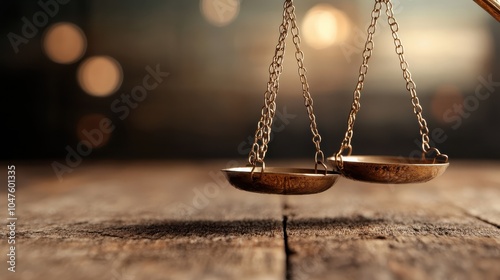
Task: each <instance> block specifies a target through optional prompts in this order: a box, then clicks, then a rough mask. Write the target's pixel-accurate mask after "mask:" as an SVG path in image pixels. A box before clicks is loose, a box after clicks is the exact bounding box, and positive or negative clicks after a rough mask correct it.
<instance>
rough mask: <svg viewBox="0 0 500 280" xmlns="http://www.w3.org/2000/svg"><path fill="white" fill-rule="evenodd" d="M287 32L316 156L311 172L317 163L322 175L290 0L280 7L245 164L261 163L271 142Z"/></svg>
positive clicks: (318, 143) (319, 146) (318, 148)
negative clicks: (275, 40) (266, 79)
mask: <svg viewBox="0 0 500 280" xmlns="http://www.w3.org/2000/svg"><path fill="white" fill-rule="evenodd" d="M289 30H290V31H291V34H292V41H293V44H294V46H295V59H296V61H297V66H298V74H299V78H300V82H301V84H302V95H303V97H304V105H305V107H306V110H307V113H308V116H309V120H310V129H311V132H312V134H313V138H312V141H313V143H314V146H315V148H316V153H315V155H314V160H315V169H316V170H317V166H318V164H321V165H322V166H323V167H325V172H326V165H325V164H324V161H325V155H324V153H323V151H322V150H321V145H320V144H321V136H320V134H319V132H318V127H317V124H316V116H315V115H314V109H313V104H314V102H313V99H312V97H311V93H310V91H309V84H308V82H307V77H306V72H307V70H306V68H305V67H304V52H302V50H301V48H300V43H301V39H300V35H299V34H300V32H299V27H298V25H297V17H296V15H295V7H294V5H293V0H285V3H284V4H283V21H282V23H281V25H280V28H279V31H280V35H279V39H278V44H277V45H276V50H275V54H274V57H273V62H272V63H271V65H270V67H269V82H268V84H267V90H266V92H265V93H264V106H263V107H262V111H261V118H260V120H259V122H258V124H257V131H256V132H255V139H254V143H253V145H252V149H251V151H250V154H249V155H248V162H249V163H250V164H251V165H253V166H255V165H256V164H257V163H262V164H264V158H265V156H266V152H267V149H268V146H267V145H268V143H269V141H270V139H271V127H272V123H273V118H274V115H275V112H276V96H277V94H278V90H279V77H280V75H281V73H282V71H283V58H284V55H285V47H286V43H285V39H286V37H287V36H288V31H289Z"/></svg>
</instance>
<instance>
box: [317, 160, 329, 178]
mask: <svg viewBox="0 0 500 280" xmlns="http://www.w3.org/2000/svg"><path fill="white" fill-rule="evenodd" d="M318 163H320V164H321V165H323V168H324V169H325V175H328V166H326V164H325V163H324V162H323V161H317V162H316V164H314V173H315V174H317V173H318Z"/></svg>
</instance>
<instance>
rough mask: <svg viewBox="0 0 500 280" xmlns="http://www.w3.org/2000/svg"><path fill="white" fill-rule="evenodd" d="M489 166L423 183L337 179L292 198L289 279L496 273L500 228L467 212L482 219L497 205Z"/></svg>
mask: <svg viewBox="0 0 500 280" xmlns="http://www.w3.org/2000/svg"><path fill="white" fill-rule="evenodd" d="M485 167H487V168H485ZM493 170H499V169H498V165H495V166H493V165H491V164H488V165H486V166H477V165H472V164H467V165H462V164H457V165H456V166H454V165H452V166H451V167H450V170H449V171H448V172H447V173H445V175H443V176H442V177H440V178H438V179H436V180H434V181H431V182H429V183H426V184H414V185H380V184H368V183H361V182H354V181H348V180H342V181H339V182H338V185H337V186H336V187H334V188H332V189H331V190H329V191H327V192H326V193H324V195H323V196H314V197H313V196H310V197H305V198H295V197H293V198H289V199H288V200H287V206H288V210H287V211H288V212H287V213H288V217H289V220H288V223H287V236H288V238H287V239H288V246H289V250H291V251H292V254H290V256H289V264H290V265H289V270H291V275H292V276H293V277H292V279H360V278H361V279H499V278H500V266H498V264H499V263H500V229H499V228H498V226H495V225H492V224H489V223H485V222H484V221H482V220H480V219H477V218H476V217H474V216H471V215H470V214H469V213H475V212H474V211H476V209H480V210H481V211H479V212H477V215H479V216H480V217H482V218H483V219H487V218H488V217H489V216H488V215H487V213H494V209H495V207H498V203H494V201H498V199H499V198H500V193H499V192H498V187H499V184H495V183H494V182H498V181H495V180H498V179H496V178H499V177H498V176H499V175H500V174H498V173H497V174H495V173H496V172H493ZM464 177H468V178H469V179H467V180H465V178H464ZM487 178H489V179H487ZM487 182H489V184H488V183H487ZM469 184H470V185H469ZM473 186H474V187H475V189H474V192H473V194H474V195H471V194H470V192H471V190H470V188H471V187H473ZM481 192H484V195H486V194H487V195H489V196H491V197H490V198H488V199H487V200H484V199H483V198H484V195H480V194H478V193H481ZM457 197H460V198H462V200H457V199H454V198H457ZM466 197H467V199H468V205H469V206H471V207H470V208H465V207H463V205H461V203H460V202H463V201H465V199H466ZM459 206H460V207H459ZM469 211H471V212H469ZM491 218H492V217H491ZM492 219H494V218H492Z"/></svg>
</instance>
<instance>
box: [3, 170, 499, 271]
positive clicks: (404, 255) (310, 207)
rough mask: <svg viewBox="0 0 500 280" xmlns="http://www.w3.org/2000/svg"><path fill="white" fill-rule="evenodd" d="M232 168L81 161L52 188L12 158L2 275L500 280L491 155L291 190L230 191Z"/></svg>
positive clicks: (40, 173)
mask: <svg viewBox="0 0 500 280" xmlns="http://www.w3.org/2000/svg"><path fill="white" fill-rule="evenodd" d="M228 165H229V166H231V165H232V164H230V163H228V162H224V161H219V162H205V163H199V162H107V163H106V162H104V163H95V164H94V163H89V162H87V163H85V164H84V165H83V166H81V167H78V168H76V169H75V171H74V172H73V173H71V174H66V175H65V176H64V180H63V181H62V182H59V181H58V180H57V178H56V177H55V175H54V174H53V171H52V169H51V168H50V165H46V164H35V165H33V166H27V165H24V164H18V165H17V171H18V172H17V179H18V180H17V183H18V192H17V193H16V194H17V195H18V197H17V201H16V202H17V216H18V217H19V220H18V227H17V236H16V238H17V242H18V243H16V246H18V247H17V257H18V259H17V260H18V263H17V272H16V273H15V274H14V273H10V272H8V271H7V266H6V262H5V260H6V256H5V253H2V256H3V257H1V259H2V263H3V264H4V267H1V268H0V279H72V280H79V279H134V280H135V279H285V277H288V279H294V280H297V279H299V280H300V279H335V278H338V279H343V278H366V279H471V278H477V279H499V277H500V266H499V265H498V264H499V263H500V229H499V226H498V225H499V217H500V212H499V208H498V207H499V206H498V205H499V204H498V201H500V174H499V173H498V170H500V168H499V167H500V164H499V163H495V162H483V163H455V162H453V163H452V165H451V166H450V168H449V170H448V171H447V172H446V173H445V174H444V175H443V176H442V177H440V178H438V179H436V180H433V181H431V182H429V183H426V184H416V185H380V184H378V185H377V184H367V183H361V182H354V181H349V180H346V179H340V180H339V181H338V182H337V184H336V185H335V186H334V187H333V188H332V189H330V190H328V191H326V192H324V193H321V194H316V195H310V196H295V197H282V196H275V195H261V194H252V193H248V192H242V191H238V190H236V189H234V188H233V187H231V186H228V184H227V183H226V181H225V180H224V178H223V175H222V173H219V169H220V168H224V167H228ZM269 165H270V166H279V165H280V164H269ZM286 165H288V166H298V167H308V166H309V167H310V164H307V163H305V164H300V163H299V164H295V163H292V162H288V163H287V164H286ZM0 176H4V177H0V180H2V181H5V174H0ZM5 196H6V193H5V189H1V190H0V197H2V200H3V199H4V198H5ZM1 205H5V204H1ZM5 210H6V209H5ZM5 210H1V209H0V219H2V220H4V221H5V219H6V211H5ZM283 216H286V217H287V221H286V223H284V224H283V221H282V217H283ZM284 227H285V228H286V232H287V235H286V238H284V232H283V228H284ZM6 246H7V244H6V234H5V232H4V231H2V232H0V247H1V248H2V251H5V250H4V249H3V248H6ZM285 252H286V253H285Z"/></svg>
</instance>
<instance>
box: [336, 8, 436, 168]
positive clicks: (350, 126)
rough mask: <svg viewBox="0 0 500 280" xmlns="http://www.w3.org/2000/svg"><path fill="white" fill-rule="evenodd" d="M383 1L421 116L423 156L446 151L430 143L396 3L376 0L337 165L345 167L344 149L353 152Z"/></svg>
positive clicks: (395, 43)
mask: <svg viewBox="0 0 500 280" xmlns="http://www.w3.org/2000/svg"><path fill="white" fill-rule="evenodd" d="M382 3H385V5H386V15H387V21H388V23H389V27H390V28H391V33H392V38H393V39H394V46H395V50H396V54H397V55H398V58H399V62H400V67H401V70H402V71H403V78H404V79H405V81H406V89H407V90H408V92H409V93H410V95H411V103H412V105H413V112H414V113H415V114H416V116H417V120H418V123H419V126H420V135H421V137H422V156H423V157H424V156H425V155H426V154H427V153H429V152H430V151H432V150H433V151H435V152H436V153H437V156H436V157H439V156H441V155H442V154H441V153H440V152H439V151H438V150H437V149H436V148H431V146H430V144H429V142H430V139H429V128H428V127H427V122H426V120H425V119H424V117H423V115H422V106H421V105H420V101H419V99H418V97H417V90H416V88H417V86H416V84H415V82H413V80H412V78H411V73H410V70H409V69H408V63H407V62H406V59H405V57H404V48H403V45H402V43H401V40H400V39H399V36H398V33H397V32H398V31H399V25H398V23H397V22H396V19H395V18H394V12H393V5H392V2H391V0H375V5H374V7H373V11H372V13H371V22H370V25H369V26H368V29H367V33H368V36H367V39H366V43H365V48H364V51H363V53H362V56H363V62H362V63H361V66H360V68H359V76H358V82H357V84H356V88H355V90H354V93H353V102H352V106H351V111H350V113H349V118H348V120H347V131H346V133H345V136H344V139H343V140H342V143H341V145H340V149H339V151H338V152H337V153H336V154H335V161H336V163H337V168H338V169H342V168H343V161H342V154H343V152H344V150H348V152H347V155H351V153H352V144H351V141H352V137H353V134H354V122H355V121H356V114H357V113H358V111H359V109H360V107H361V104H360V99H361V90H362V89H363V86H364V81H365V77H366V74H367V72H368V61H369V59H370V57H371V56H372V53H373V48H374V43H373V35H374V34H375V30H376V24H377V20H378V18H379V17H380V12H381V9H382Z"/></svg>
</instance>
